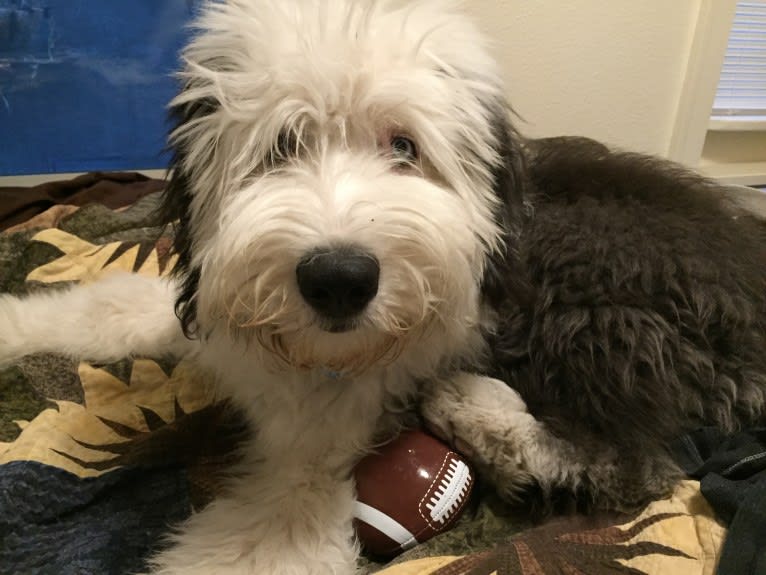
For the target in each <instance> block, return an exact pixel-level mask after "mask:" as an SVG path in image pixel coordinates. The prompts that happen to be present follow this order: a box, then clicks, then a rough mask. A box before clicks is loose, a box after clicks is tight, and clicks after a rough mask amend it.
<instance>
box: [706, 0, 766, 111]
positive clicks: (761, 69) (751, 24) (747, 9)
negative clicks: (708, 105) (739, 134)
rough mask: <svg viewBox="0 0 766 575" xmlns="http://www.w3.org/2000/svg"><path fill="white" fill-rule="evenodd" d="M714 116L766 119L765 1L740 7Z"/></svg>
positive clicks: (727, 50) (722, 72) (725, 62)
mask: <svg viewBox="0 0 766 575" xmlns="http://www.w3.org/2000/svg"><path fill="white" fill-rule="evenodd" d="M713 116H718V117H721V116H729V117H731V116H737V117H742V118H741V119H743V120H744V119H746V118H744V117H747V116H751V117H753V118H752V119H753V120H755V121H763V120H764V119H766V0H762V1H760V2H738V3H737V11H736V15H735V17H734V26H733V27H732V30H731V35H730V36H729V44H728V48H727V49H726V58H725V60H724V64H723V69H722V71H721V79H720V82H719V84H718V91H717V92H716V97H715V104H714V105H713Z"/></svg>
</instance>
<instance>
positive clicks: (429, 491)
mask: <svg viewBox="0 0 766 575" xmlns="http://www.w3.org/2000/svg"><path fill="white" fill-rule="evenodd" d="M355 479H356V486H357V501H356V504H355V512H354V515H355V519H354V526H355V529H356V533H357V537H358V538H359V541H360V543H361V544H362V547H363V548H364V550H365V552H366V553H367V554H368V555H370V556H373V557H375V558H380V559H390V558H392V557H394V556H396V555H398V554H399V553H401V552H402V551H405V550H406V549H409V548H411V547H414V546H415V545H417V544H418V543H423V542H425V541H427V540H428V539H430V538H431V537H433V536H434V535H437V534H439V533H443V532H444V531H447V530H448V529H450V527H452V526H453V525H454V524H455V521H456V520H457V519H458V517H459V516H460V513H461V512H462V511H463V509H464V508H465V504H466V502H467V501H468V499H469V496H470V494H471V489H472V488H473V484H474V474H473V471H472V470H471V468H470V467H469V466H468V464H467V462H466V461H465V459H464V458H463V457H462V456H460V455H459V454H457V453H455V452H454V451H452V450H451V449H450V448H449V447H448V446H447V445H445V444H444V443H442V442H441V441H439V440H438V439H435V438H434V437H432V436H430V435H428V434H426V433H424V432H422V431H419V430H413V431H406V432H404V433H402V434H401V435H400V436H399V437H398V438H397V439H395V440H394V441H392V442H391V443H388V444H386V445H384V446H383V447H382V448H381V449H380V450H379V451H378V452H376V453H374V454H372V455H369V456H367V457H366V458H364V459H363V460H362V461H361V462H360V463H359V464H358V465H357V467H356V470H355Z"/></svg>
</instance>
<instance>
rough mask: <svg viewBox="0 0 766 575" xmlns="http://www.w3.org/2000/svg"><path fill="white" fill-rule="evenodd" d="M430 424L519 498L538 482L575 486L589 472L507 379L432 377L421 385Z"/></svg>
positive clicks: (509, 494) (506, 491)
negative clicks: (435, 378)
mask: <svg viewBox="0 0 766 575" xmlns="http://www.w3.org/2000/svg"><path fill="white" fill-rule="evenodd" d="M420 410H421V414H422V416H423V418H424V419H425V420H426V424H427V425H428V426H429V427H430V428H431V430H432V431H433V432H434V433H435V434H436V435H439V436H441V437H442V438H443V439H445V440H446V441H449V442H450V443H452V444H453V445H454V446H455V447H456V448H457V449H458V450H459V451H462V452H463V453H464V455H466V456H467V457H469V459H471V460H472V461H473V463H474V464H475V465H477V466H478V467H479V468H480V470H481V471H482V473H483V475H484V476H485V477H487V478H489V479H490V480H491V481H492V482H493V484H494V485H495V486H496V488H497V489H498V492H499V493H500V494H501V495H504V496H505V497H506V498H508V499H515V498H516V496H517V495H518V494H519V493H520V491H521V490H523V489H524V488H525V487H527V486H529V485H531V484H533V483H537V484H538V485H540V486H541V487H542V488H543V489H544V490H546V489H547V490H550V489H551V488H553V487H570V488H576V487H577V484H578V483H579V481H580V480H581V478H582V475H583V472H584V470H585V467H584V464H583V461H584V458H583V456H582V454H581V453H579V452H578V450H577V449H576V448H575V446H574V445H573V444H571V443H569V442H567V441H564V440H562V439H559V438H557V437H554V436H553V435H552V434H551V433H550V432H549V431H548V430H547V429H546V428H545V426H544V425H543V424H542V423H541V422H539V421H537V420H536V419H535V418H534V417H533V416H532V415H531V414H530V413H529V412H528V411H527V406H526V404H525V403H524V401H523V400H522V399H521V396H519V394H518V393H516V392H515V391H514V390H513V389H511V388H510V387H509V386H507V385H506V384H505V383H503V382H502V381H499V380H497V379H492V378H489V377H485V376H480V375H473V374H469V373H458V374H456V375H455V376H453V377H452V378H449V379H438V380H432V381H430V382H428V383H426V384H424V387H423V389H422V395H421V404H420Z"/></svg>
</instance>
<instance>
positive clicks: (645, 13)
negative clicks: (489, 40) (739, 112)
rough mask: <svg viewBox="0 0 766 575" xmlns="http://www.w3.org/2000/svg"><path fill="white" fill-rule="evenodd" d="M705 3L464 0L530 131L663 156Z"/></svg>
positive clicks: (525, 128)
mask: <svg viewBox="0 0 766 575" xmlns="http://www.w3.org/2000/svg"><path fill="white" fill-rule="evenodd" d="M700 2H701V0H636V1H628V0H576V1H572V2H566V1H563V0H470V1H469V2H466V3H465V4H466V5H467V6H468V7H469V9H470V10H471V11H472V12H474V13H475V14H476V15H477V16H478V18H479V23H480V25H481V26H482V28H484V29H486V30H487V31H488V32H489V33H490V34H491V35H492V36H493V37H494V38H495V39H496V42H497V45H496V47H495V48H496V50H495V53H496V55H497V56H498V58H499V59H500V61H501V63H502V67H503V72H504V76H505V79H506V82H507V85H508V93H509V96H510V99H511V102H512V104H513V106H514V108H515V109H516V111H517V112H518V113H519V114H520V115H521V116H522V117H523V118H524V119H525V120H526V123H520V124H519V127H520V129H521V130H522V132H523V133H525V134H527V135H530V136H537V137H539V136H551V135H561V134H579V135H586V136H590V137H593V138H596V139H599V140H602V141H605V142H608V143H611V144H614V145H617V146H620V147H624V148H628V149H632V150H637V151H644V152H650V153H658V154H663V155H664V154H667V152H668V148H669V146H670V140H671V136H672V131H673V126H674V123H675V119H676V113H677V109H678V102H679V99H680V96H681V89H682V86H683V81H684V76H685V72H686V66H687V61H688V58H689V53H690V49H691V44H692V39H693V35H694V31H695V25H696V22H697V17H698V14H699V10H700Z"/></svg>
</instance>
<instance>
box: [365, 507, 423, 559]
mask: <svg viewBox="0 0 766 575" xmlns="http://www.w3.org/2000/svg"><path fill="white" fill-rule="evenodd" d="M354 517H356V518H357V519H359V520H360V521H364V522H365V523H367V524H368V525H372V526H373V527H374V528H375V529H377V530H378V531H380V532H381V533H383V534H384V535H385V536H386V537H388V538H389V539H393V540H394V541H396V542H397V543H398V544H399V546H400V547H401V548H402V549H409V548H410V547H415V545H417V544H418V541H417V539H415V536H414V535H413V534H412V533H410V532H409V531H408V530H407V529H406V528H405V527H404V526H403V525H402V524H401V523H399V522H398V521H396V520H394V519H392V518H391V517H389V516H388V515H386V514H385V513H383V512H381V511H378V510H377V509H375V508H374V507H370V506H369V505H367V504H366V503H362V502H361V501H357V502H356V504H355V506H354Z"/></svg>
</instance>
